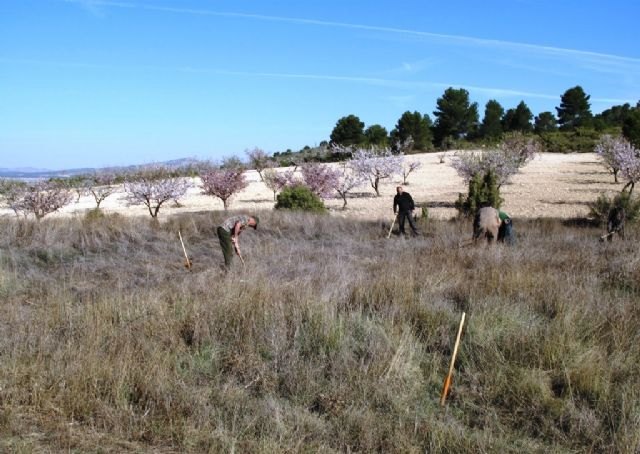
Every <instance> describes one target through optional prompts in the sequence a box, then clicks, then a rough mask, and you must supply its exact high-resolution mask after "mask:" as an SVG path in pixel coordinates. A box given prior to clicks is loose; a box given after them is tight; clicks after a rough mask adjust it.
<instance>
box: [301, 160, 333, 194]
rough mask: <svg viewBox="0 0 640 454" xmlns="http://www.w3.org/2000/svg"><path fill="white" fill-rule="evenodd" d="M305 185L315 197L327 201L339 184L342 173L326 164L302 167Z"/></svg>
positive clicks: (309, 164) (311, 164)
mask: <svg viewBox="0 0 640 454" xmlns="http://www.w3.org/2000/svg"><path fill="white" fill-rule="evenodd" d="M300 173H302V180H303V184H304V185H305V186H306V187H308V188H309V189H311V192H313V193H314V194H315V195H317V196H318V197H320V198H323V199H326V198H327V197H329V196H330V195H331V193H332V192H333V190H334V188H335V186H336V185H337V183H338V178H339V175H340V171H339V170H336V169H334V168H332V167H330V166H328V165H326V164H319V163H307V164H303V165H302V166H301V167H300Z"/></svg>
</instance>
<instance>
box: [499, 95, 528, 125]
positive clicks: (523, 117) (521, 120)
mask: <svg viewBox="0 0 640 454" xmlns="http://www.w3.org/2000/svg"><path fill="white" fill-rule="evenodd" d="M532 119H533V114H532V113H531V110H530V109H529V107H528V106H527V105H526V104H525V102H524V101H520V103H519V104H518V105H517V106H516V108H515V109H509V110H507V113H505V115H504V117H503V119H502V120H503V124H502V126H503V128H504V130H505V131H506V132H511V131H520V132H531V130H533V126H532V125H531V120H532Z"/></svg>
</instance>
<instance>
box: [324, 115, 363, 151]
mask: <svg viewBox="0 0 640 454" xmlns="http://www.w3.org/2000/svg"><path fill="white" fill-rule="evenodd" d="M331 142H333V143H336V144H338V145H343V146H351V145H360V144H362V143H363V142H364V123H363V122H361V121H360V119H359V118H358V117H356V116H355V115H348V116H346V117H342V118H341V119H339V120H338V121H337V123H336V125H335V127H334V128H333V131H331Z"/></svg>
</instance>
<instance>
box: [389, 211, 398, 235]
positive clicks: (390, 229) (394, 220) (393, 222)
mask: <svg viewBox="0 0 640 454" xmlns="http://www.w3.org/2000/svg"><path fill="white" fill-rule="evenodd" d="M396 219H398V215H397V214H394V215H393V221H391V227H390V228H389V234H388V235H387V238H391V231H392V230H393V226H394V225H395V223H396Z"/></svg>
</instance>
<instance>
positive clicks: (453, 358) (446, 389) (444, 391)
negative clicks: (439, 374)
mask: <svg viewBox="0 0 640 454" xmlns="http://www.w3.org/2000/svg"><path fill="white" fill-rule="evenodd" d="M465 316H466V314H465V313H464V312H463V313H462V318H460V327H459V328H458V336H457V337H456V343H455V345H454V347H453V356H451V364H450V365H449V373H448V374H447V378H445V380H444V386H443V387H442V396H440V405H442V406H444V402H445V400H447V394H448V393H449V388H450V387H451V376H452V375H453V366H454V364H455V362H456V355H457V354H458V347H459V346H460V336H462V327H463V326H464V318H465Z"/></svg>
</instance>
